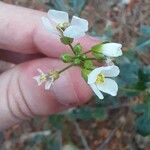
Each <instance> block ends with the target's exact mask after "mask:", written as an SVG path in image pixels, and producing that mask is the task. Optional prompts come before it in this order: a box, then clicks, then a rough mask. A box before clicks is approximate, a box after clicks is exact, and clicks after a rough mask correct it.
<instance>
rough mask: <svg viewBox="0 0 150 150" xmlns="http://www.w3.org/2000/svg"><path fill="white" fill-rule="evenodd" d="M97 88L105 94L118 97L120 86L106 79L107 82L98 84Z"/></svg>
mask: <svg viewBox="0 0 150 150" xmlns="http://www.w3.org/2000/svg"><path fill="white" fill-rule="evenodd" d="M97 88H98V89H99V90H100V91H102V92H105V93H108V94H110V95H112V96H116V95H117V92H118V85H117V83H116V82H115V81H114V80H112V79H109V78H105V82H104V83H101V84H97Z"/></svg>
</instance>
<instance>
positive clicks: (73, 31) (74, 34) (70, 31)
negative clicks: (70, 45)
mask: <svg viewBox="0 0 150 150" xmlns="http://www.w3.org/2000/svg"><path fill="white" fill-rule="evenodd" d="M63 34H64V36H66V37H70V38H79V37H82V36H84V35H85V32H83V31H82V30H81V29H80V28H79V27H77V26H69V27H68V28H67V29H66V30H65V31H64V33H63Z"/></svg>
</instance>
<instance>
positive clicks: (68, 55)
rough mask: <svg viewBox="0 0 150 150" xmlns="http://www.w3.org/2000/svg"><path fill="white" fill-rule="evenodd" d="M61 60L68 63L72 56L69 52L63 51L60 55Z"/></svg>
mask: <svg viewBox="0 0 150 150" xmlns="http://www.w3.org/2000/svg"><path fill="white" fill-rule="evenodd" d="M61 60H62V61H63V62H65V63H69V62H72V61H73V57H72V56H71V55H70V54H69V53H64V54H62V55H61Z"/></svg>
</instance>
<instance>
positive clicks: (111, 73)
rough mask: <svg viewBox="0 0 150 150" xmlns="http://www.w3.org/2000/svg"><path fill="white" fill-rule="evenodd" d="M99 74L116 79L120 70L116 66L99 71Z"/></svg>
mask: <svg viewBox="0 0 150 150" xmlns="http://www.w3.org/2000/svg"><path fill="white" fill-rule="evenodd" d="M101 73H102V74H104V76H105V77H117V76H118V75H119V73H120V69H119V67H118V66H115V65H112V66H106V67H103V68H102V69H101Z"/></svg>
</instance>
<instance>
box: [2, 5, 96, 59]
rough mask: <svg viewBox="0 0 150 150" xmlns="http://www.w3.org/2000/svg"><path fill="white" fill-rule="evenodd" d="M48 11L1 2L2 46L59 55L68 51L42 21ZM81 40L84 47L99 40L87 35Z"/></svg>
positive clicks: (8, 48)
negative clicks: (44, 26)
mask: <svg viewBox="0 0 150 150" xmlns="http://www.w3.org/2000/svg"><path fill="white" fill-rule="evenodd" d="M45 15H46V13H44V12H41V11H37V10H32V9H27V8H22V7H18V6H12V5H8V4H4V3H0V24H1V26H0V48H1V49H5V50H11V51H16V52H20V53H26V54H31V53H38V52H41V53H44V54H46V55H47V56H50V57H58V56H60V54H61V53H63V52H66V51H68V47H67V46H64V45H63V44H62V43H61V42H60V41H59V39H58V38H57V37H56V36H54V35H52V34H50V33H47V32H46V30H45V29H44V28H43V26H42V23H41V17H42V16H45ZM78 41H80V43H81V44H82V45H83V47H84V49H85V50H87V49H89V48H90V47H91V46H92V45H93V44H95V43H97V42H98V40H97V39H95V38H91V37H90V36H85V37H83V38H81V39H78V40H77V41H75V42H78Z"/></svg>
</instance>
